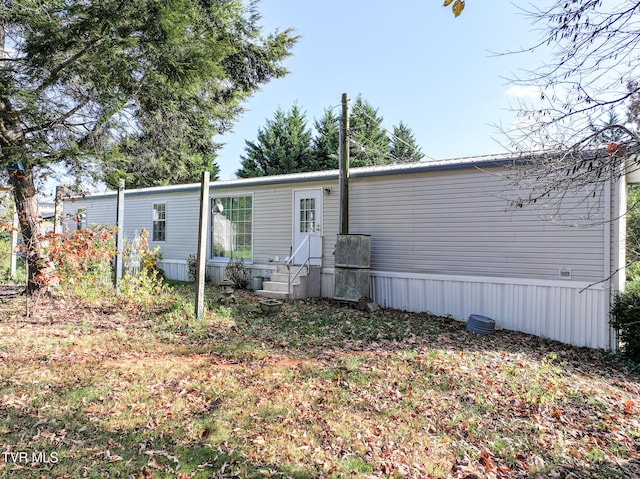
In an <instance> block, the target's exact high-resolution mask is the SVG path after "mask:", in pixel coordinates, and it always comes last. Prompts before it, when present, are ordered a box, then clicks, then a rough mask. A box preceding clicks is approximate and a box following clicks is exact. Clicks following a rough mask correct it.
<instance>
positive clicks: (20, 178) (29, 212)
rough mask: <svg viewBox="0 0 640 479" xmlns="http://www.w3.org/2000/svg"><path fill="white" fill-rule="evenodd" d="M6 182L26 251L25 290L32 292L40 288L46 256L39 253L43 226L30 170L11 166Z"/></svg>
mask: <svg viewBox="0 0 640 479" xmlns="http://www.w3.org/2000/svg"><path fill="white" fill-rule="evenodd" d="M9 181H10V183H11V186H12V187H13V198H14V201H15V204H16V211H17V212H18V220H19V222H20V231H21V233H22V240H23V242H24V245H25V247H26V253H27V256H26V261H27V265H28V275H27V292H28V293H32V292H34V291H36V290H38V289H40V288H41V287H42V277H41V275H42V273H43V272H44V271H45V270H46V264H45V262H46V258H45V257H44V254H43V253H44V241H45V238H44V226H43V224H42V216H41V215H40V208H39V204H38V196H37V194H36V188H35V185H34V182H33V170H32V169H31V168H25V170H19V169H18V170H14V169H11V170H10V171H9Z"/></svg>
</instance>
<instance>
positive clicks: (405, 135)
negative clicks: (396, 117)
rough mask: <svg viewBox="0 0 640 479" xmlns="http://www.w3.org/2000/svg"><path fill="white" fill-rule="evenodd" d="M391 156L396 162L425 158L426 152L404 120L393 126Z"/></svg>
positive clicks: (413, 161) (410, 161) (409, 161)
mask: <svg viewBox="0 0 640 479" xmlns="http://www.w3.org/2000/svg"><path fill="white" fill-rule="evenodd" d="M391 158H393V160H394V161H395V162H396V163H415V162H417V161H420V160H421V159H422V158H424V153H422V151H421V150H420V147H419V146H418V144H417V143H416V139H415V137H414V136H413V132H412V131H411V128H409V127H408V126H407V125H405V124H404V123H402V122H400V124H399V125H398V126H394V127H393V135H392V137H391Z"/></svg>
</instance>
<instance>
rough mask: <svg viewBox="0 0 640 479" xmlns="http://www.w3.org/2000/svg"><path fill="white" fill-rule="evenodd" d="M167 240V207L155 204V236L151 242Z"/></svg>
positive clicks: (164, 204) (163, 204) (162, 204)
mask: <svg viewBox="0 0 640 479" xmlns="http://www.w3.org/2000/svg"><path fill="white" fill-rule="evenodd" d="M166 240H167V205H166V203H155V204H154V205H153V235H152V236H151V241H166Z"/></svg>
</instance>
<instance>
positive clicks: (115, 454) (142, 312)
mask: <svg viewBox="0 0 640 479" xmlns="http://www.w3.org/2000/svg"><path fill="white" fill-rule="evenodd" d="M176 292H177V293H176V294H186V295H187V297H188V296H189V295H190V294H191V293H190V291H189V287H188V286H176ZM208 294H209V297H210V298H215V296H216V290H215V289H213V288H212V289H210V290H209V291H208ZM0 301H1V302H0V412H1V415H0V454H1V456H0V478H74V479H75V478H83V477H88V478H152V477H153V478H180V479H185V478H259V477H271V478H294V479H303V478H317V477H327V478H339V477H340V478H342V477H344V478H359V477H360V478H366V477H389V478H395V477H411V478H467V479H473V478H547V477H550V478H587V477H589V478H630V477H640V421H639V418H640V379H639V376H638V374H637V372H636V373H634V372H632V371H630V370H629V368H628V367H627V366H625V365H624V364H623V363H621V362H619V361H618V360H617V359H616V358H615V357H612V356H610V355H607V354H606V353H604V352H601V351H594V350H587V349H577V348H573V347H569V346H566V345H562V344H559V343H556V342H553V341H548V340H544V339H540V338H536V337H532V336H529V335H525V334H521V333H516V332H511V331H498V332H497V333H496V334H494V335H490V336H478V335H475V334H473V333H469V332H467V331H466V330H465V327H464V324H462V323H458V322H455V321H452V320H450V319H446V318H438V317H433V316H430V315H428V314H409V313H404V312H399V311H390V310H382V311H379V312H376V313H374V314H367V313H364V312H361V311H357V310H354V309H349V308H345V307H341V306H340V305H336V304H333V303H331V302H328V301H324V300H317V301H316V300H314V301H300V302H292V303H289V304H286V305H285V307H284V308H283V309H282V310H281V311H280V312H279V313H278V314H277V315H272V316H265V315H263V314H262V313H261V312H260V311H259V308H258V304H257V298H256V297H254V296H252V295H251V294H250V293H244V294H239V301H238V303H237V304H235V305H231V306H230V307H227V306H219V305H215V301H213V302H212V304H213V306H212V307H211V309H210V311H208V312H207V313H206V317H205V319H204V320H203V321H202V322H197V321H195V320H193V319H190V318H189V315H188V314H187V312H188V310H189V308H190V306H189V305H188V304H187V302H186V301H185V300H183V299H180V297H179V295H178V296H176V295H175V294H172V298H171V299H164V300H162V301H156V302H155V303H154V304H148V303H147V304H145V303H140V302H136V303H133V302H130V301H129V302H128V301H124V300H116V299H114V298H110V297H109V296H108V295H107V296H105V297H103V298H101V299H91V300H89V299H79V298H73V297H66V298H58V299H47V298H41V299H39V300H38V301H37V302H34V301H32V302H31V304H30V305H29V306H30V316H29V317H26V315H25V304H24V297H20V298H17V299H8V298H3V299H1V300H0Z"/></svg>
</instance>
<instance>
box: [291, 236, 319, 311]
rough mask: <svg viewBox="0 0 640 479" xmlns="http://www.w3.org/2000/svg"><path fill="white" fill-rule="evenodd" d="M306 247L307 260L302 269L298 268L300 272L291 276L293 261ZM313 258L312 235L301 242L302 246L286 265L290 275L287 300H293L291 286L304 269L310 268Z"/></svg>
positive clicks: (293, 253)
mask: <svg viewBox="0 0 640 479" xmlns="http://www.w3.org/2000/svg"><path fill="white" fill-rule="evenodd" d="M305 245H306V247H307V256H306V258H305V260H304V261H303V262H302V264H301V265H300V267H299V268H298V270H297V271H296V272H295V273H293V276H292V275H291V265H292V264H293V260H294V258H295V257H296V256H298V254H299V253H301V252H302V250H303V247H304V246H305ZM290 251H293V245H292V246H291V248H290ZM312 259H313V258H312V257H311V235H305V237H304V239H303V240H302V241H301V242H300V244H299V245H298V247H297V248H296V250H295V251H293V252H292V253H291V255H290V256H289V257H288V258H287V259H286V261H285V264H286V266H287V271H288V274H289V281H288V283H289V284H288V285H287V298H288V299H291V285H292V284H293V282H294V281H295V280H296V278H297V277H298V276H299V275H300V273H301V272H302V269H303V268H304V267H305V266H306V267H308V266H309V265H310V264H311V260H312Z"/></svg>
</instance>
